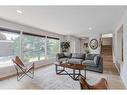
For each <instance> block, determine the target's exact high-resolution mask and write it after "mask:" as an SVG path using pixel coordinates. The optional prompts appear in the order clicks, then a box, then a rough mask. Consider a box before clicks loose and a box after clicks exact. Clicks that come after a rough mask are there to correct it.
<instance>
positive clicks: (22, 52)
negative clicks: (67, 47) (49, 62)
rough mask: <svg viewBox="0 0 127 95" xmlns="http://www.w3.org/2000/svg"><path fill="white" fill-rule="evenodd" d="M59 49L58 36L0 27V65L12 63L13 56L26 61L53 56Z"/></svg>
mask: <svg viewBox="0 0 127 95" xmlns="http://www.w3.org/2000/svg"><path fill="white" fill-rule="evenodd" d="M59 50H60V42H59V39H58V38H53V37H46V36H42V35H36V34H31V33H26V32H20V31H15V30H8V29H1V28H0V67H1V66H8V65H13V63H12V59H13V58H15V56H19V57H20V58H21V59H22V61H23V62H26V63H27V62H34V61H40V60H44V59H51V58H55V57H56V53H58V52H59Z"/></svg>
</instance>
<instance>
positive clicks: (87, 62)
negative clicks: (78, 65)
mask: <svg viewBox="0 0 127 95" xmlns="http://www.w3.org/2000/svg"><path fill="white" fill-rule="evenodd" d="M82 64H85V65H86V66H92V67H97V65H96V64H95V63H94V61H93V60H84V61H83V62H82Z"/></svg>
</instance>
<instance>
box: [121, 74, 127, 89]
mask: <svg viewBox="0 0 127 95" xmlns="http://www.w3.org/2000/svg"><path fill="white" fill-rule="evenodd" d="M120 77H121V79H122V81H123V84H124V86H125V88H126V89H127V82H126V80H125V79H124V77H123V76H122V74H120Z"/></svg>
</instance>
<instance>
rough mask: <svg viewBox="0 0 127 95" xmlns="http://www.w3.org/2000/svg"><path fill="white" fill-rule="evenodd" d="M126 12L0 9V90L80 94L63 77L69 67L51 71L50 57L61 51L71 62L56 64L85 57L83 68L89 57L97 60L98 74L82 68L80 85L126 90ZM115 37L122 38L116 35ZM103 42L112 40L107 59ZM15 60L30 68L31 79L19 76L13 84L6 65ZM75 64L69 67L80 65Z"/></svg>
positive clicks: (79, 8)
mask: <svg viewBox="0 0 127 95" xmlns="http://www.w3.org/2000/svg"><path fill="white" fill-rule="evenodd" d="M126 8H127V7H126V6H0V12H1V14H0V45H1V46H0V80H1V82H0V85H1V86H0V89H71V90H73V89H78V90H79V89H81V87H80V82H79V81H77V80H74V79H72V76H71V77H70V76H69V74H68V72H71V71H72V68H71V69H70V67H69V69H68V67H67V74H66V75H57V74H56V72H55V64H56V60H57V58H56V56H57V54H58V53H63V52H64V54H65V53H68V54H69V53H70V54H71V57H69V58H68V59H66V60H64V61H61V62H63V63H64V62H65V63H66V62H69V63H74V61H73V60H72V58H73V59H74V58H75V57H74V56H78V57H79V56H80V55H76V54H85V57H86V58H84V59H83V61H85V62H84V63H83V61H82V62H81V64H85V65H86V67H85V68H87V64H86V59H88V56H89V55H90V54H92V56H93V55H94V54H97V55H99V57H102V59H103V61H101V62H100V63H99V62H98V63H97V64H102V63H103V65H99V66H101V68H99V70H98V71H96V70H97V68H94V70H93V69H92V70H91V69H86V81H87V82H88V83H90V84H91V85H93V84H96V83H97V82H99V81H100V80H101V79H102V78H104V79H105V80H106V82H107V84H108V88H109V89H126V87H127V83H126V80H127V78H126V66H127V65H126V63H127V59H126V55H127V51H126V47H127V44H126V36H127V33H126V23H127V22H126V21H127V19H126V15H127V9H126ZM38 10H39V11H38ZM119 31H120V32H119ZM121 31H122V32H121ZM120 33H123V34H121V36H120ZM109 35H110V37H109ZM122 35H123V36H122ZM104 37H106V38H110V39H112V40H110V41H111V44H110V45H111V47H110V49H112V50H111V51H109V52H110V53H111V56H110V57H109V55H105V53H104V52H105V51H106V50H107V49H106V50H105V49H104V50H102V43H103V44H104V41H105V43H106V41H107V43H110V41H109V40H104V39H105V38H104ZM118 39H119V40H118ZM103 40H104V41H103ZM118 41H120V42H118ZM122 41H123V42H122ZM63 42H69V47H68V48H67V49H66V50H65V48H62V45H61V44H62V43H63ZM107 43H106V45H107ZM121 43H123V44H121ZM108 45H109V44H108ZM120 46H121V47H120ZM116 47H119V48H116ZM102 51H103V52H102ZM102 53H103V54H102ZM106 53H107V51H106ZM15 56H18V57H19V58H20V59H21V60H22V62H23V63H24V64H25V65H26V66H29V65H31V64H33V63H34V66H35V67H34V69H35V71H34V77H33V79H31V78H29V77H28V76H24V77H23V78H21V80H19V81H18V80H17V74H16V73H17V72H16V69H15V66H14V65H16V64H14V63H13V61H12V59H14V60H15ZM58 59H59V58H58ZM77 59H80V58H77ZM77 59H76V60H75V62H76V63H78V64H80V61H77ZM100 59H101V58H100ZM70 60H71V61H70ZM93 60H94V59H93ZM72 61H73V62H72ZM58 62H60V60H59V61H58ZM94 62H95V63H96V60H95V61H94ZM20 73H21V72H20ZM20 73H19V74H20ZM23 73H24V72H23ZM26 73H27V72H26ZM26 73H25V74H26ZM81 73H82V71H81ZM72 75H74V74H72ZM82 75H84V72H83V74H82ZM12 85H13V86H12ZM100 89H101V88H100Z"/></svg>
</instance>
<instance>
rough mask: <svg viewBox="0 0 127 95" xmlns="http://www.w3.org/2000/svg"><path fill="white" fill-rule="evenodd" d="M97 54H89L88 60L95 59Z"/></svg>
mask: <svg viewBox="0 0 127 95" xmlns="http://www.w3.org/2000/svg"><path fill="white" fill-rule="evenodd" d="M96 55H97V54H88V55H87V57H86V60H94V57H95V56H96Z"/></svg>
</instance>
